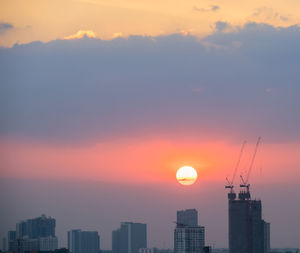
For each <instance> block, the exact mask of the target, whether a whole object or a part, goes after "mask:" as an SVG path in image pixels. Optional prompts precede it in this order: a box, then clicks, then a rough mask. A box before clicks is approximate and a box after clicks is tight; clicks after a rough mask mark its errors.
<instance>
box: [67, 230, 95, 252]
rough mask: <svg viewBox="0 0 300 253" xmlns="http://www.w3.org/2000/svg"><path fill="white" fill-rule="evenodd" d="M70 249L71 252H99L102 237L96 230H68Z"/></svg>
mask: <svg viewBox="0 0 300 253" xmlns="http://www.w3.org/2000/svg"><path fill="white" fill-rule="evenodd" d="M68 249H69V251H70V253H99V250H100V237H99V234H98V232H96V231H81V230H80V229H76V230H71V231H69V232H68Z"/></svg>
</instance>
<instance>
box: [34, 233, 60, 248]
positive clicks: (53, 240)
mask: <svg viewBox="0 0 300 253" xmlns="http://www.w3.org/2000/svg"><path fill="white" fill-rule="evenodd" d="M38 241H39V250H40V251H54V250H56V249H57V248H58V240H57V237H55V236H54V237H52V236H48V237H40V238H38Z"/></svg>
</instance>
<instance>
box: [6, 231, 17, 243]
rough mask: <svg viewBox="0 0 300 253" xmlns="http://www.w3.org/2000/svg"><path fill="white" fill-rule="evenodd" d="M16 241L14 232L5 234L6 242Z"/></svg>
mask: <svg viewBox="0 0 300 253" xmlns="http://www.w3.org/2000/svg"><path fill="white" fill-rule="evenodd" d="M16 239H17V232H16V231H15V230H10V231H8V232H7V241H8V242H9V241H13V240H16Z"/></svg>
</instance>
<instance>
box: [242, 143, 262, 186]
mask: <svg viewBox="0 0 300 253" xmlns="http://www.w3.org/2000/svg"><path fill="white" fill-rule="evenodd" d="M260 141H261V137H258V139H257V142H256V145H255V149H254V153H253V156H252V159H251V163H250V167H249V169H248V174H247V177H246V181H245V183H246V184H248V180H249V177H250V174H251V171H252V167H253V164H254V160H255V157H256V153H257V149H258V146H259V143H260Z"/></svg>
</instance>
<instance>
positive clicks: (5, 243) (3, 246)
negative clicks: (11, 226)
mask: <svg viewBox="0 0 300 253" xmlns="http://www.w3.org/2000/svg"><path fill="white" fill-rule="evenodd" d="M2 251H3V252H6V251H7V239H6V237H3V238H2Z"/></svg>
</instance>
